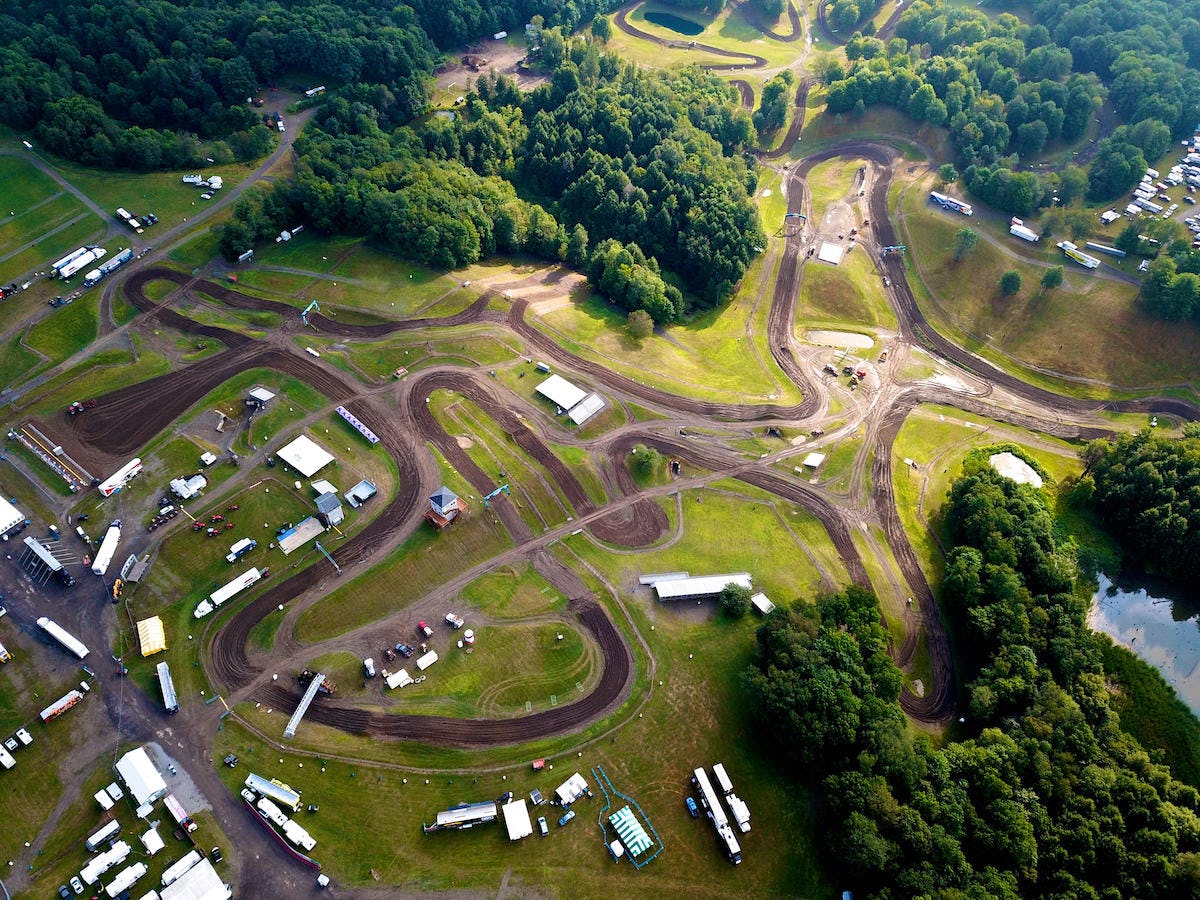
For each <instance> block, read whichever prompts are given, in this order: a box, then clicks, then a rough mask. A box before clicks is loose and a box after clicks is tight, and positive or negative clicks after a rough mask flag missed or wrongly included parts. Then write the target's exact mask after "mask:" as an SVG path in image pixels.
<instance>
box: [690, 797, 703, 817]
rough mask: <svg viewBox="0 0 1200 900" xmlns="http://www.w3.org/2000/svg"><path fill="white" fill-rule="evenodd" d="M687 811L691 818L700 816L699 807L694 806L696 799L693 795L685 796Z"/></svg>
mask: <svg viewBox="0 0 1200 900" xmlns="http://www.w3.org/2000/svg"><path fill="white" fill-rule="evenodd" d="M687 808H688V812H690V813H691V814H692V818H693V819H698V818H700V807H698V806H696V800H695V798H693V797H688V798H687Z"/></svg>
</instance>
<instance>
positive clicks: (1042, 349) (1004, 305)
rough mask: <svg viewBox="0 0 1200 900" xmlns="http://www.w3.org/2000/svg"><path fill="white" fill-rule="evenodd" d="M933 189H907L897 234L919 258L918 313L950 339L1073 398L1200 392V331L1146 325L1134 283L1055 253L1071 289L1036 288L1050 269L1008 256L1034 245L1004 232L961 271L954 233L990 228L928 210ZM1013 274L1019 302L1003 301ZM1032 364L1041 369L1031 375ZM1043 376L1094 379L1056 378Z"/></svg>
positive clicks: (913, 263) (915, 267) (912, 263)
mask: <svg viewBox="0 0 1200 900" xmlns="http://www.w3.org/2000/svg"><path fill="white" fill-rule="evenodd" d="M929 184H930V182H928V181H922V182H918V183H910V184H908V185H906V186H905V187H904V188H903V189H901V190H902V192H901V194H900V199H899V208H900V215H901V222H902V225H901V229H902V233H903V235H904V237H905V240H906V242H907V243H908V246H909V247H910V248H911V250H912V251H913V252H910V253H909V254H908V265H909V269H910V281H915V280H916V279H915V278H914V274H915V275H916V276H918V277H919V279H920V281H921V282H922V283H923V285H924V287H925V288H926V290H925V291H921V290H920V288H919V286H917V285H914V289H915V290H917V291H918V293H917V298H918V300H919V301H920V302H921V306H922V309H923V310H925V311H926V314H927V315H929V317H930V319H931V321H933V322H934V324H935V325H936V326H937V327H938V328H939V329H940V330H942V331H943V333H945V334H947V335H948V336H949V337H950V338H951V339H952V340H956V341H959V342H962V343H963V344H964V346H966V347H967V348H969V349H971V350H973V351H975V352H977V353H980V354H981V355H983V356H986V357H988V358H989V359H991V360H992V361H994V362H997V363H998V364H1000V365H1003V366H1004V367H1005V368H1008V369H1010V370H1012V369H1019V370H1020V374H1021V376H1022V377H1023V378H1027V379H1028V380H1031V381H1035V382H1038V383H1043V384H1049V385H1050V386H1052V387H1054V389H1056V390H1066V391H1068V392H1069V393H1072V394H1076V395H1083V396H1101V395H1105V394H1106V393H1110V392H1108V391H1107V390H1106V388H1105V387H1104V385H1106V384H1110V385H1115V386H1117V387H1119V388H1124V389H1125V390H1131V389H1133V388H1134V387H1137V388H1145V387H1150V386H1169V385H1186V384H1193V385H1194V384H1195V382H1196V381H1197V380H1198V379H1200V358H1198V357H1197V356H1196V354H1195V353H1194V352H1193V349H1194V347H1195V346H1196V343H1197V341H1198V340H1200V331H1198V330H1197V327H1196V326H1194V325H1190V324H1187V323H1172V322H1161V321H1157V320H1154V319H1151V318H1149V317H1148V316H1146V315H1145V314H1143V313H1142V312H1141V310H1140V309H1139V308H1138V307H1137V306H1136V305H1135V304H1134V302H1133V300H1134V295H1135V293H1136V291H1135V288H1133V287H1132V286H1130V285H1127V284H1123V283H1121V282H1116V281H1107V280H1103V279H1100V278H1097V277H1095V276H1093V275H1090V274H1088V273H1087V272H1086V271H1085V270H1084V269H1082V268H1081V267H1079V266H1075V265H1074V264H1072V263H1071V262H1070V261H1069V260H1066V261H1064V260H1063V259H1062V258H1061V257H1060V256H1058V255H1057V251H1053V252H1052V253H1051V254H1050V256H1049V258H1048V261H1047V264H1052V265H1059V264H1064V266H1065V271H1066V281H1065V282H1064V284H1063V286H1062V287H1061V288H1058V289H1057V290H1054V291H1050V292H1048V293H1042V292H1041V291H1040V289H1039V288H1038V282H1039V281H1040V280H1041V277H1042V274H1043V273H1044V271H1045V268H1046V266H1045V265H1033V264H1028V263H1024V262H1021V261H1019V260H1016V259H1013V258H1011V257H1010V256H1007V255H1005V252H1004V251H1003V250H1002V249H1001V247H1003V248H1005V249H1006V250H1009V251H1011V252H1016V253H1020V254H1022V255H1025V256H1028V255H1030V251H1029V250H1027V248H1028V247H1029V246H1030V245H1028V244H1025V243H1024V242H1021V241H1017V240H1016V239H1015V238H1010V237H1008V236H1007V234H1005V235H1004V236H1003V237H999V236H996V235H993V237H996V239H997V240H998V241H1000V242H1001V244H1000V247H997V246H995V245H993V244H991V243H989V242H988V241H986V240H981V241H980V242H979V244H978V245H977V246H976V247H975V248H974V249H973V250H971V251H970V253H969V254H968V256H967V258H965V259H964V260H962V261H961V262H958V263H955V261H954V260H953V253H952V250H953V244H954V234H955V232H957V231H958V230H959V229H960V228H962V227H965V226H967V225H968V224H969V225H970V227H972V228H973V229H975V230H976V231H987V230H988V229H987V228H986V226H984V225H981V224H980V223H977V222H975V221H971V222H969V223H968V222H967V220H965V219H962V218H961V217H958V216H953V214H951V213H947V212H945V211H944V210H940V209H938V208H936V207H934V206H932V205H931V204H929V203H928V202H927V201H926V197H927V194H928V189H929ZM993 230H995V229H993ZM989 233H990V232H989ZM1018 244H1020V246H1016V245H1018ZM1050 250H1053V248H1050ZM1041 252H1043V253H1046V248H1043V249H1042V251H1041ZM1009 269H1015V270H1016V271H1018V272H1020V273H1021V276H1022V279H1023V285H1022V288H1021V291H1020V293H1019V294H1018V295H1017V296H1015V297H1012V298H1008V299H1004V298H1001V297H1000V295H999V288H998V287H997V285H998V282H999V279H1000V275H1001V274H1002V273H1003V272H1004V271H1007V270H1009ZM1030 366H1034V367H1039V368H1040V369H1042V370H1044V371H1042V372H1030V371H1029V370H1028V367H1030ZM1046 371H1049V372H1058V373H1062V374H1064V375H1067V376H1072V377H1073V378H1075V379H1091V380H1094V381H1079V380H1073V381H1064V380H1062V379H1052V378H1050V377H1048V376H1047V375H1046Z"/></svg>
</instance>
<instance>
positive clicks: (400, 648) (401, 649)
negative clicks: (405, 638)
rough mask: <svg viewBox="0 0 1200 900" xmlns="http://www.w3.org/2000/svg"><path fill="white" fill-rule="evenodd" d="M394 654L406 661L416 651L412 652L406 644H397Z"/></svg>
mask: <svg viewBox="0 0 1200 900" xmlns="http://www.w3.org/2000/svg"><path fill="white" fill-rule="evenodd" d="M396 652H397V653H399V654H400V655H401V656H403V657H405V658H406V659H407V658H408V657H410V656H412V655H413V653H415V652H416V651H415V650H413V648H412V647H410V646H409V645H408V644H397V645H396Z"/></svg>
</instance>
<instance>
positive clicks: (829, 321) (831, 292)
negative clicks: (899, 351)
mask: <svg viewBox="0 0 1200 900" xmlns="http://www.w3.org/2000/svg"><path fill="white" fill-rule="evenodd" d="M796 320H797V322H798V323H803V324H804V325H806V326H812V325H828V326H834V327H849V328H855V329H877V328H884V329H888V330H891V331H894V330H895V329H896V327H897V323H896V315H895V313H894V312H892V308H891V306H890V305H889V304H888V301H887V297H886V296H885V294H884V292H883V279H882V278H881V277H880V275H879V272H878V270H877V269H876V268H875V264H874V263H873V262H872V261H871V258H870V257H869V256H867V254H866V253H864V252H859V253H849V254H847V255H845V256H843V257H842V261H841V263H840V264H839V265H837V266H831V265H829V264H827V263H823V262H810V263H808V264H807V265H806V266H805V267H804V279H803V281H801V283H800V302H799V303H797V304H796Z"/></svg>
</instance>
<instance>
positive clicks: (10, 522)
mask: <svg viewBox="0 0 1200 900" xmlns="http://www.w3.org/2000/svg"><path fill="white" fill-rule="evenodd" d="M24 523H25V514H24V513H23V512H21V511H20V510H19V509H17V508H16V507H15V506H13V505H12V504H11V503H9V502H8V501H7V500H5V499H4V498H3V497H0V534H8V533H9V532H10V531H12V530H13V529H14V528H16V527H17V526H18V525H23V524H24Z"/></svg>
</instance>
